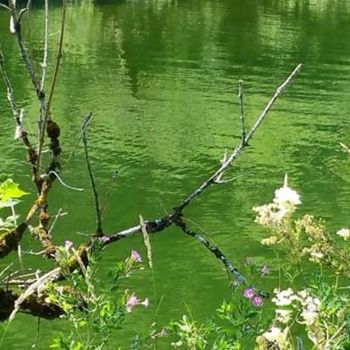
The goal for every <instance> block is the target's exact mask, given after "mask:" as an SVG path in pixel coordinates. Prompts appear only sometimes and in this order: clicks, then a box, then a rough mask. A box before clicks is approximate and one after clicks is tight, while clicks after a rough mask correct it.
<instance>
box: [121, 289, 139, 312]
mask: <svg viewBox="0 0 350 350" xmlns="http://www.w3.org/2000/svg"><path fill="white" fill-rule="evenodd" d="M139 303H140V300H139V299H138V298H137V296H136V295H135V293H132V294H131V295H130V297H129V298H128V300H127V301H126V304H125V306H126V311H127V312H131V311H132V309H133V308H134V307H135V306H136V305H138V304H139Z"/></svg>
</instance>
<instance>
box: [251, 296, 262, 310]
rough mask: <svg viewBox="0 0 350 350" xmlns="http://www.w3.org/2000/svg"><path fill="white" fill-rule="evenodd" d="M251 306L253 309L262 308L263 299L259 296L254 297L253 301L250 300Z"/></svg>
mask: <svg viewBox="0 0 350 350" xmlns="http://www.w3.org/2000/svg"><path fill="white" fill-rule="evenodd" d="M252 304H253V305H254V306H255V307H260V306H262V304H263V298H262V297H261V296H259V295H256V296H255V297H254V298H253V300H252Z"/></svg>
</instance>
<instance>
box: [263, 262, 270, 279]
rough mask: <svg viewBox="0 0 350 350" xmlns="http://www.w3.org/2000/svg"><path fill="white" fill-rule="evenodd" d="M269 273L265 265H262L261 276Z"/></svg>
mask: <svg viewBox="0 0 350 350" xmlns="http://www.w3.org/2000/svg"><path fill="white" fill-rule="evenodd" d="M269 273H270V269H269V267H268V266H267V265H264V266H263V267H262V268H261V276H262V277H264V276H266V275H268V274H269Z"/></svg>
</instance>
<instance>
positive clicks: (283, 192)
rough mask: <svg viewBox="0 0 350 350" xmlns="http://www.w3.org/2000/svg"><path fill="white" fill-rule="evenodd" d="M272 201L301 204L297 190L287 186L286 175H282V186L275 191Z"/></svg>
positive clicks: (281, 203) (294, 204) (292, 204)
mask: <svg viewBox="0 0 350 350" xmlns="http://www.w3.org/2000/svg"><path fill="white" fill-rule="evenodd" d="M273 201H274V203H276V204H279V205H283V206H285V205H286V204H288V205H291V206H296V205H299V204H301V201H300V196H299V194H298V192H296V191H294V190H292V189H291V188H290V187H289V186H288V175H287V174H286V175H285V177H284V184H283V187H281V188H279V189H278V190H276V191H275V198H274V200H273Z"/></svg>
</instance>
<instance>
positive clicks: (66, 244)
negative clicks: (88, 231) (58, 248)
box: [64, 240, 73, 251]
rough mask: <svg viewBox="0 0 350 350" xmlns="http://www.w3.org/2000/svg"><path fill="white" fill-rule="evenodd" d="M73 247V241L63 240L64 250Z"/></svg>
mask: <svg viewBox="0 0 350 350" xmlns="http://www.w3.org/2000/svg"><path fill="white" fill-rule="evenodd" d="M72 247H73V242H72V241H68V240H67V241H64V249H65V250H67V251H68V250H69V249H70V248H72Z"/></svg>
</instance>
